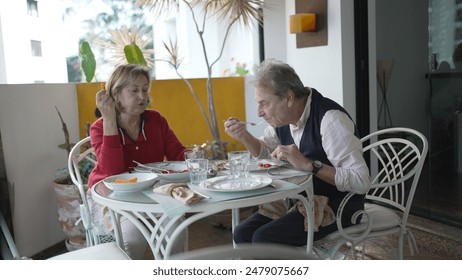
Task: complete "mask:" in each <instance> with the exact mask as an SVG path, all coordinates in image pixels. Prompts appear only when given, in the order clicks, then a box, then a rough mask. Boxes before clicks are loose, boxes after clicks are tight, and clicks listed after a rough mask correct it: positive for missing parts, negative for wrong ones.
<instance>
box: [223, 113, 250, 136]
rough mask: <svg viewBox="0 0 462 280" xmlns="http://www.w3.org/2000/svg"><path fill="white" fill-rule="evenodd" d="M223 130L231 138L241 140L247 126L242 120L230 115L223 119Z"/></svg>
mask: <svg viewBox="0 0 462 280" xmlns="http://www.w3.org/2000/svg"><path fill="white" fill-rule="evenodd" d="M224 125H225V132H226V133H227V134H228V135H229V136H231V137H232V138H233V139H235V140H238V141H242V140H243V138H244V136H245V135H246V133H248V131H247V127H246V125H245V123H244V122H241V121H240V120H239V119H238V118H235V117H230V118H228V119H227V120H226V121H225V124H224Z"/></svg>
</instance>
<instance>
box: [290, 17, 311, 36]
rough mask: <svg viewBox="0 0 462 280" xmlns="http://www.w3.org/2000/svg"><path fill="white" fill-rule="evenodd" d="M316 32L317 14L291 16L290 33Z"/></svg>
mask: <svg viewBox="0 0 462 280" xmlns="http://www.w3.org/2000/svg"><path fill="white" fill-rule="evenodd" d="M300 32H316V14H311V13H310V14H308V13H304V14H296V15H292V16H290V33H300Z"/></svg>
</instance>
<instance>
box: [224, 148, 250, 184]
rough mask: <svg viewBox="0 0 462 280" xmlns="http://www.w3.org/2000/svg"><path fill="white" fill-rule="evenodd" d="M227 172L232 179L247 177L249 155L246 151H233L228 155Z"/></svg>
mask: <svg viewBox="0 0 462 280" xmlns="http://www.w3.org/2000/svg"><path fill="white" fill-rule="evenodd" d="M228 163H229V171H230V173H231V175H232V176H234V178H245V177H248V176H249V166H250V153H249V152H248V151H235V152H229V153H228Z"/></svg>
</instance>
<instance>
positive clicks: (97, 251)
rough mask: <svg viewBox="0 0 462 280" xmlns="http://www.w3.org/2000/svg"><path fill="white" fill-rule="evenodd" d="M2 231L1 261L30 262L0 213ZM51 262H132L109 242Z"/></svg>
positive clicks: (0, 235)
mask: <svg viewBox="0 0 462 280" xmlns="http://www.w3.org/2000/svg"><path fill="white" fill-rule="evenodd" d="M0 229H1V234H0V241H1V242H2V246H1V249H2V250H1V252H0V256H1V258H0V259H4V260H30V258H27V257H24V256H21V254H20V253H19V251H18V248H17V247H16V243H15V242H14V239H13V236H12V235H11V233H10V230H9V229H8V226H7V224H6V222H5V219H4V218H3V215H2V213H0ZM4 241H6V246H7V247H8V248H5V247H4V246H3V244H4V243H3V242H4ZM49 260H130V257H128V256H127V254H125V252H124V251H123V250H122V249H120V248H119V247H118V246H117V244H116V243H115V242H109V243H105V244H99V245H96V246H92V247H87V248H83V249H79V250H75V251H72V252H67V253H64V254H60V255H57V256H54V257H52V258H49Z"/></svg>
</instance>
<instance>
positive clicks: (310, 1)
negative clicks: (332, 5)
mask: <svg viewBox="0 0 462 280" xmlns="http://www.w3.org/2000/svg"><path fill="white" fill-rule="evenodd" d="M290 33H292V34H295V36H296V41H297V48H306V47H314V46H325V45H327V0H295V15H292V16H290Z"/></svg>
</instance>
